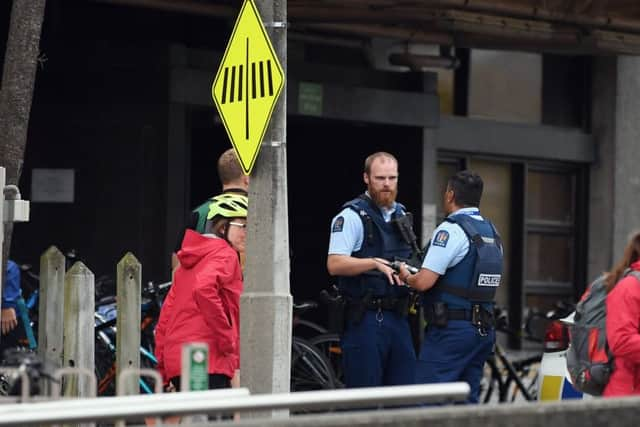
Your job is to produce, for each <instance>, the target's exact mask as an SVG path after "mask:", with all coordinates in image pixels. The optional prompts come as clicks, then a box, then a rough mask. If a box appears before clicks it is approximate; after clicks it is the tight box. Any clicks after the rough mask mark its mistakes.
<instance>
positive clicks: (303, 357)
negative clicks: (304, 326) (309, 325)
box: [291, 337, 336, 391]
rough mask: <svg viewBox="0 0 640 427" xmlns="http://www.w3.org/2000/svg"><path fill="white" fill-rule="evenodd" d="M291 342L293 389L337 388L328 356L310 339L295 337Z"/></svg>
mask: <svg viewBox="0 0 640 427" xmlns="http://www.w3.org/2000/svg"><path fill="white" fill-rule="evenodd" d="M291 344H292V345H291V391H309V390H328V389H333V388H335V384H336V379H335V374H334V373H333V369H332V368H331V363H330V362H329V361H328V360H327V358H326V357H325V356H324V355H323V354H322V353H321V352H320V351H319V350H318V349H317V348H316V347H314V346H313V345H312V344H311V343H309V341H306V340H303V339H301V338H298V337H293V339H292V343H291Z"/></svg>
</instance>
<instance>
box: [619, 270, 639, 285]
mask: <svg viewBox="0 0 640 427" xmlns="http://www.w3.org/2000/svg"><path fill="white" fill-rule="evenodd" d="M623 276H624V277H626V276H633V277H635V278H636V280H637V281H638V282H639V283H640V271H637V270H632V269H630V268H627V269H626V270H625V271H624V274H623Z"/></svg>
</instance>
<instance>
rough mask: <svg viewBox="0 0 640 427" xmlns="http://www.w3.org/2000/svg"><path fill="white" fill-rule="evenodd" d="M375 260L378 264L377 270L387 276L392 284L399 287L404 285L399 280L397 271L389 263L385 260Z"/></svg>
mask: <svg viewBox="0 0 640 427" xmlns="http://www.w3.org/2000/svg"><path fill="white" fill-rule="evenodd" d="M373 260H374V261H375V263H376V269H377V270H378V271H380V272H382V273H383V274H384V275H385V276H387V279H389V283H390V284H392V285H398V286H402V285H403V283H402V281H401V280H400V279H399V278H398V275H397V273H396V271H395V270H394V269H393V268H392V267H391V265H390V264H389V261H387V260H386V259H383V258H373Z"/></svg>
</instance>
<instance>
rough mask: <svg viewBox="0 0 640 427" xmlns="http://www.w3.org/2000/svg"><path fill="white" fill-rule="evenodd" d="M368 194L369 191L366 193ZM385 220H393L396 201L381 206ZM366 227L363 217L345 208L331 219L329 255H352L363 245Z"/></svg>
mask: <svg viewBox="0 0 640 427" xmlns="http://www.w3.org/2000/svg"><path fill="white" fill-rule="evenodd" d="M365 194H366V195H367V196H368V195H369V193H368V192H367V193H365ZM380 210H381V212H382V217H383V218H384V220H385V222H389V221H391V215H393V213H394V212H395V211H396V203H395V202H394V203H393V206H392V207H391V208H389V209H386V208H380ZM363 239H364V227H363V225H362V219H360V215H358V213H357V212H356V211H354V210H353V209H351V208H344V209H343V210H342V212H340V213H339V214H338V215H336V216H335V217H333V219H332V220H331V237H330V238H329V255H351V254H352V253H354V252H357V251H359V250H360V248H361V247H362V241H363Z"/></svg>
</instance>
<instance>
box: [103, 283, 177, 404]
mask: <svg viewBox="0 0 640 427" xmlns="http://www.w3.org/2000/svg"><path fill="white" fill-rule="evenodd" d="M170 286H171V282H166V283H161V284H159V285H156V284H155V283H153V282H149V283H148V284H147V286H146V287H145V288H144V289H143V290H142V295H143V301H142V305H141V310H142V313H143V316H142V320H141V323H140V332H141V341H140V348H139V351H140V365H141V367H142V368H154V367H155V366H156V365H157V363H158V361H157V359H156V357H155V355H154V350H155V345H154V344H155V342H154V339H153V337H154V335H153V329H154V328H155V324H156V322H157V320H158V316H159V314H160V308H161V306H162V301H164V297H165V296H166V293H167V292H168V290H169V287H170ZM116 315H117V305H116V301H115V297H113V296H111V297H105V298H102V299H101V300H100V301H99V302H98V303H97V304H96V312H95V313H94V317H95V323H96V324H95V328H94V330H95V333H96V336H95V340H96V341H95V371H96V377H97V378H98V395H101V396H110V395H113V394H115V379H116V360H115V359H116V347H115V339H116V327H115V324H116ZM139 384H140V391H141V392H142V393H149V394H150V393H153V386H152V384H150V383H149V381H148V380H146V379H143V378H140V380H139Z"/></svg>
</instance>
